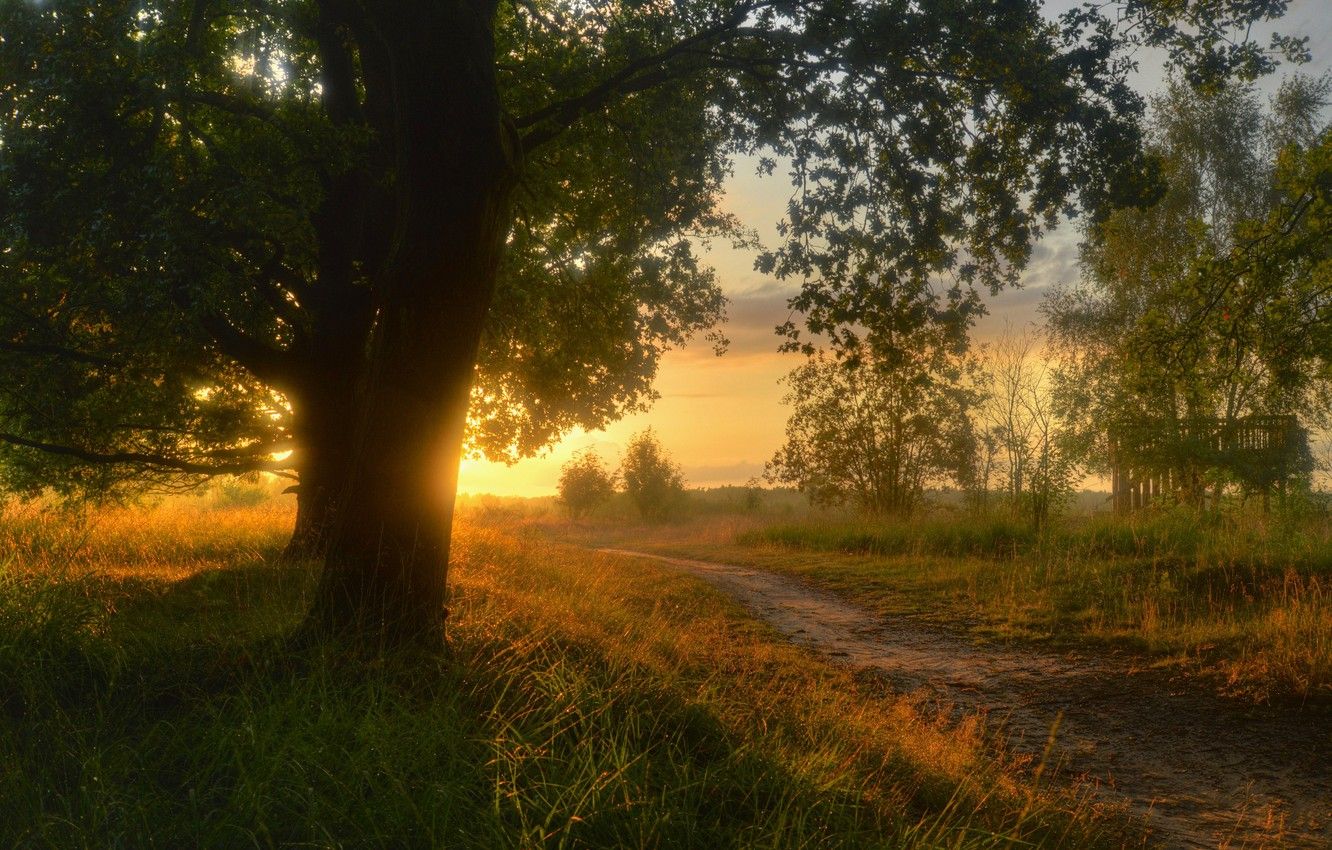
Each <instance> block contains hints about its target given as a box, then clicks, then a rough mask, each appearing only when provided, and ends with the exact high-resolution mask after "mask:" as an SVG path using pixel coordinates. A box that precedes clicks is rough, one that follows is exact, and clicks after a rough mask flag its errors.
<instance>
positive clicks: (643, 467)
mask: <svg viewBox="0 0 1332 850" xmlns="http://www.w3.org/2000/svg"><path fill="white" fill-rule="evenodd" d="M620 480H621V481H623V482H624V492H625V493H627V494H628V495H629V498H630V499H631V500H632V501H633V503H634V507H635V508H637V509H638V514H639V516H641V517H642V518H643V519H645V520H647V521H649V522H661V521H662V520H665V519H669V518H670V517H671V516H673V515H675V514H676V513H678V512H679V510H680V508H681V507H682V505H683V502H684V495H685V494H684V475H683V473H681V471H680V466H679V464H677V463H676V462H675V461H674V460H673V459H672V458H671V456H670V454H668V453H667V451H666V449H665V447H664V446H662V444H661V441H660V440H659V439H657V435H656V434H654V433H653V432H652V429H651V428H648V429H647V430H645V431H640V432H639V433H637V434H635V435H634V436H633V437H631V438H630V440H629V445H627V446H626V447H625V450H624V457H623V458H621V459H620Z"/></svg>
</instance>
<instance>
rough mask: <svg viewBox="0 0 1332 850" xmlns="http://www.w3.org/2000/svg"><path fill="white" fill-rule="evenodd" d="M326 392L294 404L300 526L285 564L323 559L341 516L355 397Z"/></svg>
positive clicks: (289, 545) (285, 555)
mask: <svg viewBox="0 0 1332 850" xmlns="http://www.w3.org/2000/svg"><path fill="white" fill-rule="evenodd" d="M328 390H329V391H328V392H324V393H310V394H309V395H308V396H306V397H298V398H296V399H293V403H294V405H295V410H294V411H293V412H294V419H295V422H294V427H295V432H296V436H297V444H298V445H299V446H300V449H298V452H299V453H298V455H297V457H296V458H295V461H296V463H295V467H296V474H297V476H298V482H299V483H298V484H297V489H296V524H295V527H294V528H293V530H292V534H291V539H290V540H289V541H288V542H287V546H286V548H285V549H284V550H283V552H282V560H283V561H287V562H299V561H312V560H316V559H318V558H321V557H323V555H324V552H325V549H326V547H327V545H328V540H329V537H330V535H331V534H332V532H333V527H334V522H335V519H336V516H337V512H336V508H337V497H338V493H339V490H340V489H341V488H342V487H343V486H344V484H345V482H346V480H347V478H348V474H349V469H348V461H349V459H350V455H351V451H352V446H353V443H354V440H355V421H354V417H353V416H352V414H351V412H352V410H353V397H352V394H351V393H349V392H336V391H334V390H335V388H334V387H332V386H330V387H328Z"/></svg>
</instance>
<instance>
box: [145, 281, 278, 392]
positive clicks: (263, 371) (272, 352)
mask: <svg viewBox="0 0 1332 850" xmlns="http://www.w3.org/2000/svg"><path fill="white" fill-rule="evenodd" d="M171 297H172V300H174V301H175V302H176V304H177V306H179V307H180V308H181V309H182V310H183V311H185V312H186V313H187V314H193V313H196V310H195V309H194V305H193V303H192V301H191V299H190V297H189V294H188V292H187V291H186V289H185V287H184V286H183V285H177V286H174V287H172V293H171ZM197 321H198V322H199V324H200V326H201V327H203V329H204V330H205V331H207V332H208V334H209V335H210V336H211V337H212V338H213V341H214V342H215V343H216V344H217V347H218V350H219V351H221V352H222V353H223V354H224V355H226V356H227V357H230V358H231V359H232V360H235V361H236V362H237V363H239V364H240V365H241V366H243V367H245V369H247V370H248V371H249V372H250V374H252V375H254V376H255V377H256V378H258V379H259V380H261V381H263V382H264V383H266V384H268V385H269V386H270V387H273V388H274V389H278V390H288V389H290V388H291V382H292V381H293V379H294V378H295V375H296V372H297V365H298V364H297V363H296V358H295V357H294V355H292V354H291V352H289V351H286V350H284V349H281V348H276V347H274V346H272V345H270V344H268V343H266V342H263V341H261V340H257V339H255V338H254V337H252V336H249V335H247V334H245V333H242V332H241V331H240V330H238V329H237V328H236V327H235V326H234V325H232V324H231V322H230V321H228V320H227V318H226V317H225V316H223V315H221V314H220V313H218V312H216V311H214V310H211V309H206V310H204V311H203V312H202V314H199V315H197Z"/></svg>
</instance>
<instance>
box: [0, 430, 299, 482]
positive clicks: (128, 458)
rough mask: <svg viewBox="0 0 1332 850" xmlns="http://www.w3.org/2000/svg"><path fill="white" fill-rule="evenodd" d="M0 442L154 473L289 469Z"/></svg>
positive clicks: (0, 438) (2, 436)
mask: <svg viewBox="0 0 1332 850" xmlns="http://www.w3.org/2000/svg"><path fill="white" fill-rule="evenodd" d="M0 442H4V443H9V444H10V445H13V446H21V447H23V448H28V449H35V450H37V451H41V452H46V453H47V454H53V455H59V456H61V457H72V458H75V459H76V460H81V461H84V462H86V463H97V464H131V465H137V466H143V467H147V468H149V469H153V470H157V471H170V472H184V473H187V474H190V475H243V474H245V473H247V472H262V471H274V470H281V469H286V468H287V467H288V466H289V464H288V463H286V462H285V461H277V460H272V459H271V458H270V459H265V460H260V459H258V458H251V459H248V460H244V461H233V462H231V463H206V462H199V461H192V460H183V459H181V458H173V457H167V456H166V455H157V454H149V453H145V452H96V451H91V450H89V449H83V448H79V447H77V446H66V445H61V444H59V443H46V442H42V441H41V440H30V439H28V438H27V437H20V436H18V435H17V434H6V433H0Z"/></svg>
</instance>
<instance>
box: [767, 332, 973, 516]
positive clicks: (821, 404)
mask: <svg viewBox="0 0 1332 850" xmlns="http://www.w3.org/2000/svg"><path fill="white" fill-rule="evenodd" d="M968 366H969V363H968V361H967V360H966V359H965V358H964V357H962V356H961V355H958V354H957V353H956V352H955V350H954V349H952V348H950V347H948V346H945V345H941V344H939V343H938V342H936V341H933V340H931V339H929V338H928V337H927V335H926V333H924V332H922V331H917V332H916V333H914V334H912V335H911V336H910V338H909V339H907V340H904V341H903V347H902V348H901V349H900V350H899V353H898V356H897V357H896V358H894V359H892V360H887V359H877V358H865V357H861V358H856V359H849V360H845V361H843V360H838V359H835V358H833V357H830V356H828V355H826V354H822V353H820V354H818V355H816V356H814V357H812V358H810V359H809V361H808V362H806V363H805V364H804V365H802V366H800V367H798V368H796V369H795V370H794V371H793V372H792V373H791V374H790V375H789V376H788V377H787V378H786V381H787V387H788V392H787V395H786V398H785V399H784V400H785V402H786V403H787V404H789V405H791V406H792V412H791V417H790V419H789V420H788V421H787V425H786V443H785V445H783V446H782V448H780V449H778V451H777V454H776V455H775V456H774V457H773V459H772V460H771V461H770V462H769V464H768V468H767V473H766V474H767V477H768V479H769V480H770V481H774V482H783V483H788V484H792V485H795V486H796V487H798V488H799V489H800V490H801V491H802V492H804V493H806V494H808V495H809V497H810V499H811V500H812V501H813V502H814V503H815V504H819V505H842V504H847V503H849V504H852V505H854V506H855V507H856V508H858V509H859V510H861V511H864V512H865V513H869V514H885V513H894V514H909V513H910V512H911V511H912V510H913V509H914V508H915V507H916V506H917V505H918V504H919V502H920V500H921V497H922V495H923V493H924V490H925V487H926V486H927V485H932V484H938V483H940V482H943V481H949V480H955V479H958V478H961V477H965V476H966V475H967V472H968V470H969V468H970V464H971V460H972V455H973V452H974V447H973V435H972V430H971V427H970V421H969V417H968V409H969V407H970V405H971V404H972V403H973V401H974V396H973V394H972V393H971V392H970V391H969V390H968V389H967V388H966V387H964V386H963V385H962V375H963V372H964V370H966V369H967V368H968Z"/></svg>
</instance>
